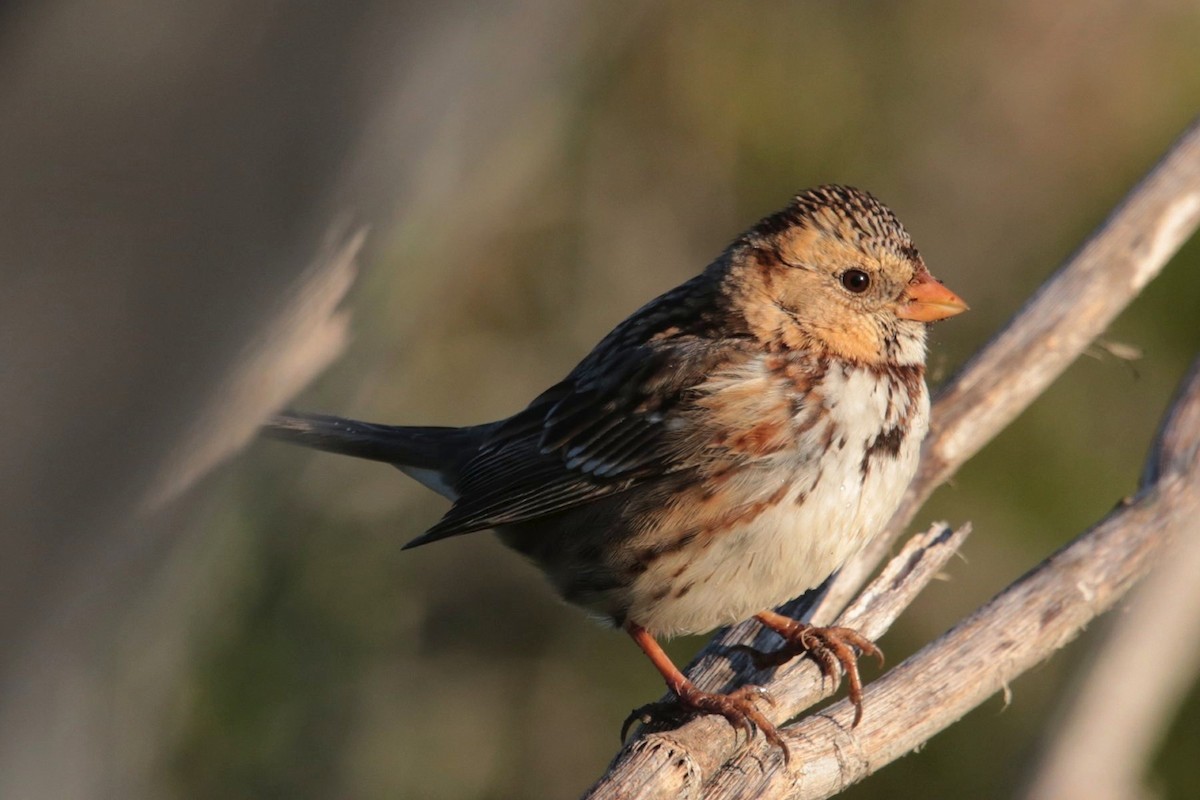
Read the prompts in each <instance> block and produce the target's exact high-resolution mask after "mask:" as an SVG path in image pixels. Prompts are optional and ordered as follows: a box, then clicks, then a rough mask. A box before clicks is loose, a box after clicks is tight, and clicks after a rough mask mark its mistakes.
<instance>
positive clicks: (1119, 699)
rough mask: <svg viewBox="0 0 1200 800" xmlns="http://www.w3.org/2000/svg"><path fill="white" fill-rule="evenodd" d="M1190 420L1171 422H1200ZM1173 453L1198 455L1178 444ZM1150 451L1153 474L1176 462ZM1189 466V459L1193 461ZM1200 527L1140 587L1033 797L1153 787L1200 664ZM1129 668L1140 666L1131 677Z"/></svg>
mask: <svg viewBox="0 0 1200 800" xmlns="http://www.w3.org/2000/svg"><path fill="white" fill-rule="evenodd" d="M1197 425H1200V422H1192V423H1190V425H1189V424H1188V423H1186V422H1185V421H1183V420H1179V421H1178V423H1177V424H1174V425H1173V426H1172V429H1171V430H1172V431H1174V432H1176V435H1178V432H1180V431H1183V430H1185V429H1188V428H1189V427H1190V428H1191V429H1192V430H1194V429H1195V427H1196V426H1197ZM1163 456H1164V457H1166V458H1170V457H1174V458H1181V459H1182V460H1183V461H1184V462H1186V460H1187V459H1188V458H1189V457H1191V458H1195V455H1194V453H1193V454H1191V455H1190V456H1189V454H1188V452H1187V449H1186V448H1181V447H1178V446H1175V445H1172V446H1170V447H1169V448H1168V449H1167V450H1166V451H1165V452H1164V453H1163ZM1156 462H1157V459H1152V460H1151V466H1152V469H1151V470H1148V472H1147V476H1146V483H1147V484H1150V483H1153V481H1155V480H1157V477H1158V475H1159V474H1160V472H1161V471H1162V470H1163V469H1164V468H1166V469H1169V468H1170V465H1169V463H1156ZM1184 468H1185V469H1186V466H1184ZM1197 575H1200V537H1198V536H1195V535H1192V536H1184V537H1181V538H1180V540H1179V541H1178V542H1177V543H1176V544H1175V546H1174V547H1172V548H1171V550H1170V551H1169V552H1168V555H1167V557H1166V558H1164V559H1163V560H1162V563H1161V564H1160V565H1159V566H1158V568H1156V569H1155V570H1154V571H1153V572H1152V573H1151V574H1150V575H1149V577H1148V578H1147V579H1146V580H1145V581H1144V582H1143V583H1142V584H1141V585H1140V586H1138V587H1137V590H1136V591H1135V592H1134V597H1133V600H1132V602H1131V603H1129V604H1128V607H1127V609H1126V610H1125V612H1124V613H1123V614H1121V615H1120V616H1118V617H1117V618H1116V619H1115V620H1114V621H1113V626H1112V628H1111V629H1110V631H1109V632H1108V635H1107V636H1106V637H1105V639H1104V641H1103V642H1102V643H1101V645H1100V646H1099V647H1098V648H1097V652H1096V653H1095V654H1093V656H1092V657H1091V658H1089V666H1088V669H1087V672H1086V674H1085V676H1084V678H1083V680H1082V681H1081V684H1080V686H1079V690H1078V692H1077V693H1076V694H1075V696H1074V697H1073V698H1072V699H1071V703H1070V707H1069V710H1068V712H1067V714H1066V715H1065V717H1064V719H1063V720H1062V721H1061V722H1060V723H1059V724H1058V725H1057V726H1056V727H1057V730H1056V731H1055V732H1054V734H1053V735H1052V736H1051V737H1049V742H1050V743H1049V746H1047V747H1046V748H1045V749H1044V750H1043V752H1042V757H1041V758H1040V759H1039V761H1040V763H1039V764H1038V765H1037V766H1036V769H1035V771H1034V774H1033V776H1032V778H1031V779H1030V781H1029V786H1028V788H1027V790H1026V792H1025V797H1026V798H1027V799H1028V800H1041V798H1058V799H1060V800H1074V799H1075V798H1080V799H1081V798H1085V797H1086V798H1092V799H1094V800H1119V799H1122V798H1136V797H1149V796H1151V795H1150V792H1149V791H1148V790H1147V789H1146V787H1145V786H1144V785H1143V782H1142V781H1143V773H1144V771H1145V768H1146V766H1147V764H1148V763H1149V761H1150V759H1151V757H1152V756H1153V754H1154V751H1155V750H1156V749H1157V747H1158V745H1159V743H1160V742H1161V739H1162V736H1163V735H1164V734H1165V733H1166V729H1167V726H1168V724H1169V723H1170V720H1171V717H1172V716H1173V713H1174V711H1175V710H1176V709H1177V708H1178V705H1179V703H1180V701H1181V700H1182V699H1183V697H1184V696H1185V695H1186V693H1187V691H1188V688H1189V687H1190V685H1191V683H1192V680H1193V679H1194V677H1195V675H1196V673H1197V671H1198V670H1200V581H1197V580H1196V576H1197ZM1130 676H1137V679H1136V680H1130Z"/></svg>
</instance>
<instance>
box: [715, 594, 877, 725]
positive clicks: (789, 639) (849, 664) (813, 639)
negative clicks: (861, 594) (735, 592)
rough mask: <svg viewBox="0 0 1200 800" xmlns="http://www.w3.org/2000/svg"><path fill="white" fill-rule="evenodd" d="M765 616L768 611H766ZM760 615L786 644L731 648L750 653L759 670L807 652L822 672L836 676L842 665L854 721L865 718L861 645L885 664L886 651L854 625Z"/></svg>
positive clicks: (764, 623) (866, 653)
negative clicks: (822, 624) (823, 624)
mask: <svg viewBox="0 0 1200 800" xmlns="http://www.w3.org/2000/svg"><path fill="white" fill-rule="evenodd" d="M764 616H765V615H764ZM764 616H760V617H759V621H760V622H762V623H763V625H765V626H766V627H768V628H770V629H771V630H773V631H775V633H777V634H779V635H780V636H781V637H783V640H784V644H783V646H782V647H780V648H779V649H777V650H771V651H763V650H758V649H755V648H753V647H750V646H749V645H744V644H739V645H734V646H733V647H732V648H730V649H731V650H736V651H739V652H743V653H748V654H749V655H750V657H751V658H752V659H753V660H754V666H755V667H756V668H758V669H760V670H762V669H769V668H771V667H777V666H779V665H781V664H786V663H787V662H788V661H791V660H792V659H793V658H795V657H796V656H798V655H803V654H805V653H807V654H808V655H810V656H812V658H813V660H814V661H816V662H817V666H818V667H820V669H821V674H822V675H824V676H826V677H828V678H832V679H834V680H836V679H837V667H839V666H840V667H841V668H842V672H844V673H845V675H846V680H847V682H848V683H849V684H850V690H849V696H850V702H851V703H852V704H853V705H854V725H855V726H857V725H858V723H859V722H861V721H862V714H863V709H862V678H861V677H859V674H858V653H856V652H855V651H854V648H858V650H859V651H860V652H862V653H863V654H864V655H869V656H873V657H874V658H876V659H878V661H879V666H880V667H882V666H883V652H882V651H881V650H880V649H879V648H878V647H876V646H875V643H874V642H872V641H871V640H870V639H868V638H867V637H865V636H863V635H862V634H861V633H859V632H858V631H856V630H854V629H853V628H840V627H828V628H819V627H817V626H815V625H808V624H806V623H803V622H798V621H796V620H794V619H788V618H787V617H783V616H781V615H778V614H773V615H771V616H770V617H767V618H764Z"/></svg>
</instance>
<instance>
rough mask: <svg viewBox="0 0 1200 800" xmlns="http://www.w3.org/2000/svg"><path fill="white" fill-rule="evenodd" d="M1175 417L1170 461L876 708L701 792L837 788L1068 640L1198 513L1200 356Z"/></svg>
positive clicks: (825, 718)
mask: <svg viewBox="0 0 1200 800" xmlns="http://www.w3.org/2000/svg"><path fill="white" fill-rule="evenodd" d="M1170 420H1171V421H1170V424H1169V425H1168V426H1167V429H1166V431H1165V432H1164V435H1163V438H1161V439H1160V440H1159V443H1158V444H1157V446H1156V448H1155V452H1154V454H1153V455H1152V458H1154V459H1155V460H1159V461H1160V463H1164V464H1166V465H1167V468H1166V469H1165V470H1164V471H1163V472H1162V473H1161V475H1160V477H1158V479H1157V480H1155V481H1154V482H1153V483H1151V484H1149V485H1147V486H1145V487H1143V488H1142V490H1141V491H1140V492H1139V493H1138V495H1137V497H1136V498H1133V499H1132V500H1131V501H1129V503H1128V505H1124V506H1121V507H1119V508H1117V509H1116V510H1115V511H1113V512H1112V513H1111V514H1109V516H1108V517H1107V518H1105V519H1104V520H1103V521H1102V522H1100V523H1099V524H1098V525H1096V526H1095V527H1094V528H1092V529H1091V530H1090V531H1088V532H1087V533H1085V534H1083V535H1081V536H1079V537H1078V538H1077V539H1075V541H1073V542H1072V543H1071V544H1069V545H1067V546H1066V547H1064V548H1063V549H1061V550H1060V551H1059V552H1057V553H1055V554H1054V555H1053V556H1051V557H1050V558H1048V559H1046V560H1045V561H1044V562H1042V563H1041V564H1040V565H1039V566H1038V567H1037V568H1036V569H1034V570H1033V571H1031V572H1029V573H1028V574H1026V575H1025V576H1024V577H1023V578H1021V579H1020V580H1018V581H1017V582H1016V583H1014V584H1012V585H1011V586H1009V587H1008V588H1007V589H1005V590H1004V591H1003V592H1001V593H1000V594H999V595H998V596H996V597H995V598H994V599H993V600H992V601H991V602H989V603H988V604H987V605H985V606H984V607H983V608H981V609H979V610H978V611H976V612H975V613H974V614H972V615H971V616H970V617H968V618H967V619H965V620H963V621H962V622H960V623H959V624H958V625H956V626H955V627H954V628H953V629H952V630H950V631H949V632H948V633H946V634H944V635H943V636H942V637H940V638H939V639H938V640H937V641H935V642H933V643H932V644H930V645H928V646H926V647H925V648H924V649H923V650H921V651H920V652H919V653H917V654H916V655H914V656H913V657H912V658H909V659H908V660H907V661H905V662H904V663H903V664H901V665H900V666H898V667H897V668H896V669H894V670H892V671H891V672H889V673H888V674H887V675H885V676H884V677H883V678H881V679H879V680H878V681H875V682H874V683H873V684H871V685H870V686H869V687H868V690H867V692H866V695H865V697H864V702H867V703H870V706H871V708H873V709H875V711H874V713H872V714H871V715H870V717H869V719H864V720H863V723H862V724H861V725H859V726H858V727H857V728H854V729H851V728H850V726H849V724H848V721H849V720H850V719H851V718H852V716H853V711H852V710H851V709H849V708H848V703H847V702H846V701H844V700H843V701H842V702H840V703H838V704H836V705H835V706H833V707H832V708H830V709H829V710H828V711H827V712H825V713H821V714H817V715H814V716H812V717H809V718H808V719H806V720H804V721H803V722H802V723H800V724H798V725H795V726H793V727H791V728H788V729H787V730H786V733H785V739H786V741H787V743H788V746H789V747H790V748H791V751H792V759H793V761H794V762H795V763H797V764H798V765H800V766H799V767H798V768H797V769H795V770H788V769H787V768H785V767H784V765H783V760H782V759H781V758H778V757H776V758H771V757H770V756H769V755H768V753H769V751H766V750H758V751H757V752H755V753H753V754H752V755H753V757H754V760H753V761H749V760H748V755H751V754H747V756H742V757H741V758H739V759H737V760H735V761H734V762H733V763H732V764H730V765H729V766H728V767H726V768H725V769H724V770H723V771H722V772H721V773H719V774H718V775H717V776H716V777H715V779H714V780H713V781H711V782H710V784H709V785H708V786H707V787H706V789H705V797H707V798H712V799H713V800H717V799H718V798H720V800H727V799H732V798H761V799H763V800H771V799H772V798H789V800H815V799H816V798H824V797H830V796H832V795H834V794H837V793H838V792H839V791H841V790H842V789H844V788H845V787H846V786H848V785H849V784H852V783H854V782H856V781H858V780H861V779H862V778H864V777H866V776H867V775H870V774H871V773H872V772H873V771H875V770H878V769H879V768H880V767H882V766H884V765H886V764H888V763H890V762H892V761H894V760H895V759H897V758H899V757H900V756H902V755H904V754H906V753H908V752H910V751H911V750H913V749H915V748H917V747H918V746H920V745H921V744H922V743H923V742H925V741H927V740H928V739H930V738H931V737H932V736H933V735H934V734H936V733H938V732H939V731H941V730H943V729H944V728H946V727H948V726H949V725H951V724H952V723H954V722H956V721H957V720H958V719H959V718H960V717H962V716H963V715H964V714H965V713H967V712H968V711H970V710H971V709H972V708H974V707H975V706H977V705H979V704H980V703H982V702H983V701H984V700H986V699H987V698H988V697H990V696H991V695H992V694H994V693H996V692H997V691H999V690H1000V689H1002V688H1003V687H1004V686H1006V685H1007V684H1008V683H1009V681H1011V680H1013V679H1014V678H1016V677H1017V676H1019V675H1020V674H1021V673H1023V672H1025V670H1027V669H1029V668H1030V667H1032V666H1033V665H1034V664H1037V663H1038V662H1039V661H1042V660H1043V659H1045V658H1047V657H1048V656H1049V655H1050V654H1051V653H1053V652H1054V651H1055V650H1057V649H1058V648H1060V647H1062V646H1063V645H1064V644H1066V643H1067V642H1069V641H1070V640H1071V639H1073V638H1074V637H1075V636H1076V635H1077V634H1078V633H1079V632H1080V631H1081V630H1082V629H1083V628H1084V626H1085V625H1087V623H1088V622H1090V621H1091V620H1092V619H1094V618H1095V617H1096V616H1097V615H1099V614H1101V613H1103V612H1104V611H1105V610H1107V609H1108V608H1109V607H1110V606H1112V604H1113V603H1114V602H1116V600H1117V599H1118V598H1120V597H1121V596H1122V595H1123V594H1125V592H1126V591H1128V590H1129V588H1130V587H1132V586H1133V584H1134V583H1135V582H1136V581H1137V580H1138V579H1139V578H1141V577H1142V575H1144V574H1145V573H1146V571H1147V570H1148V569H1149V568H1150V566H1151V565H1152V564H1153V563H1154V561H1155V559H1156V558H1157V557H1158V556H1159V555H1160V554H1161V553H1162V552H1163V551H1164V550H1166V549H1167V548H1168V547H1169V546H1170V545H1171V544H1172V543H1173V542H1174V541H1175V540H1176V539H1177V538H1178V537H1179V536H1180V534H1181V533H1182V532H1183V531H1185V530H1189V529H1190V528H1192V527H1193V526H1194V521H1195V519H1196V515H1197V514H1200V481H1198V480H1197V478H1198V477H1200V360H1197V361H1196V363H1195V364H1194V365H1193V368H1192V370H1191V373H1190V375H1189V377H1188V379H1187V381H1186V383H1185V388H1184V391H1183V393H1182V394H1181V396H1180V397H1179V399H1178V401H1177V402H1176V404H1175V407H1174V409H1173V411H1172V413H1171V417H1170ZM1127 677H1128V676H1127ZM1138 679H1140V678H1138Z"/></svg>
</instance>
